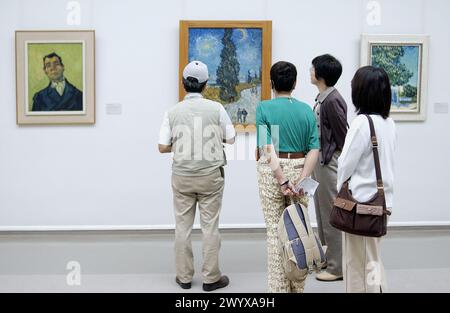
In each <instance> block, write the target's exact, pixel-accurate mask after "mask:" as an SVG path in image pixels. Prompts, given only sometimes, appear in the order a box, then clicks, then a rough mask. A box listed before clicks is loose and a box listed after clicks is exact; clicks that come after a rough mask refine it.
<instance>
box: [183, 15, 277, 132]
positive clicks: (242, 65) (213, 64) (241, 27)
mask: <svg viewBox="0 0 450 313" xmlns="http://www.w3.org/2000/svg"><path fill="white" fill-rule="evenodd" d="M180 32H181V34H182V35H181V36H180V40H181V42H180V46H183V45H187V51H186V50H185V49H180V51H183V52H184V55H180V71H181V70H182V68H184V66H185V65H186V64H187V63H189V62H191V61H193V60H199V61H202V62H203V63H205V64H206V65H207V66H208V70H209V80H208V85H207V88H206V90H205V91H204V93H203V96H204V97H206V98H208V99H211V100H214V101H217V102H220V103H221V104H222V105H223V106H224V108H225V110H226V111H227V113H228V115H229V116H230V118H231V120H232V122H233V124H234V125H235V127H236V129H237V130H238V131H246V132H249V131H255V124H256V106H257V104H258V103H259V102H260V101H261V100H262V99H268V98H269V97H270V87H269V86H270V85H269V84H268V68H270V45H269V42H268V41H270V38H269V37H270V36H269V35H270V34H269V32H270V22H217V21H216V22H207V21H203V22H201V21H195V22H188V21H182V22H181V27H180ZM184 35H185V36H184ZM268 87H269V88H268ZM181 89H182V87H181ZM183 96H184V93H183V92H180V98H181V97H183Z"/></svg>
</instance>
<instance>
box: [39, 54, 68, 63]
mask: <svg viewBox="0 0 450 313" xmlns="http://www.w3.org/2000/svg"><path fill="white" fill-rule="evenodd" d="M54 57H57V58H58V60H59V63H61V65H62V66H64V64H63V61H62V59H61V57H60V56H59V55H57V54H56V53H55V52H52V53H50V54H47V55H46V56H45V57H44V58H43V59H42V61H43V62H44V67H45V59H51V58H54Z"/></svg>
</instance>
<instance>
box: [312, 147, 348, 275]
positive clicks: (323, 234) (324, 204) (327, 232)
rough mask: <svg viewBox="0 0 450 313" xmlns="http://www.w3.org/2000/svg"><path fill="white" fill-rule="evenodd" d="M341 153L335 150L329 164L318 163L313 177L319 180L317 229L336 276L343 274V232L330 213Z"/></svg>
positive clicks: (334, 195) (316, 204) (316, 201)
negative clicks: (335, 224) (332, 223)
mask: <svg viewBox="0 0 450 313" xmlns="http://www.w3.org/2000/svg"><path fill="white" fill-rule="evenodd" d="M340 154H341V153H340V151H339V152H335V153H334V154H333V157H332V158H331V160H330V162H329V163H328V164H327V165H320V164H317V165H316V167H315V169H314V172H313V175H312V178H313V179H315V180H316V181H318V182H319V187H317V191H316V194H315V196H314V206H315V207H316V219H317V230H318V232H319V238H320V241H321V242H322V245H324V246H327V251H326V258H327V264H328V266H327V272H329V273H331V274H333V275H336V276H341V275H342V234H341V231H340V230H338V229H336V228H334V227H333V226H331V225H330V214H331V209H332V208H333V201H334V199H336V195H337V189H336V180H337V166H338V158H339V156H340Z"/></svg>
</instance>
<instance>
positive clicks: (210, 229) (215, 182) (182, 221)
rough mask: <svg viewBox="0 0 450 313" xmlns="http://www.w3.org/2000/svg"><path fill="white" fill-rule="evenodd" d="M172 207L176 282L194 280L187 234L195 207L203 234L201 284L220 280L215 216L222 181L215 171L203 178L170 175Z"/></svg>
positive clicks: (190, 245) (221, 192) (220, 196)
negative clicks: (197, 209) (174, 225)
mask: <svg viewBox="0 0 450 313" xmlns="http://www.w3.org/2000/svg"><path fill="white" fill-rule="evenodd" d="M172 189H173V204H174V208H175V221H176V229H175V265H176V271H177V277H178V279H179V280H180V281H181V282H183V283H189V282H191V281H192V277H193V276H194V256H193V253H192V244H191V231H192V226H193V224H194V218H195V211H196V207H197V203H198V207H199V212H200V225H201V228H202V233H203V267H202V274H203V282H204V283H206V284H211V283H215V282H217V281H218V280H219V279H220V276H221V272H220V269H219V250H220V234H219V214H220V209H221V207H222V196H223V189H224V177H223V175H222V173H221V171H220V170H219V169H217V170H216V171H214V173H212V174H210V175H206V176H195V177H194V176H178V175H175V174H172Z"/></svg>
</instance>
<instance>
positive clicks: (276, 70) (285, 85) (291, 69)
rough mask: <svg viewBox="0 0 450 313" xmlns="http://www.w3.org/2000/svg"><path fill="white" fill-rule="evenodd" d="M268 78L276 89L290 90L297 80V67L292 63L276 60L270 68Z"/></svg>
mask: <svg viewBox="0 0 450 313" xmlns="http://www.w3.org/2000/svg"><path fill="white" fill-rule="evenodd" d="M270 80H271V81H272V84H273V88H274V89H275V90H276V91H292V89H294V84H295V82H296V81H297V69H296V68H295V65H294V64H292V63H289V62H285V61H280V62H277V63H275V64H274V65H272V68H271V69H270Z"/></svg>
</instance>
